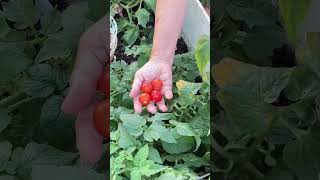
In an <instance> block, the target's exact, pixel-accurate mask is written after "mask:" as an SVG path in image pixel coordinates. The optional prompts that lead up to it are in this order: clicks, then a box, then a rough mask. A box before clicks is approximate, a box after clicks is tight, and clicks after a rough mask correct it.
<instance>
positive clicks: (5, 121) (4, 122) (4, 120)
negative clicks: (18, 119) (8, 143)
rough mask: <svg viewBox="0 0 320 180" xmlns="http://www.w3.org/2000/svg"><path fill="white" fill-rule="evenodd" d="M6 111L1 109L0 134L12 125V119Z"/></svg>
mask: <svg viewBox="0 0 320 180" xmlns="http://www.w3.org/2000/svg"><path fill="white" fill-rule="evenodd" d="M8 113H9V112H8V111H7V110H6V109H0V133H1V132H2V131H3V130H4V129H5V128H6V127H7V126H8V125H9V124H10V122H11V117H10V116H9V114H8Z"/></svg>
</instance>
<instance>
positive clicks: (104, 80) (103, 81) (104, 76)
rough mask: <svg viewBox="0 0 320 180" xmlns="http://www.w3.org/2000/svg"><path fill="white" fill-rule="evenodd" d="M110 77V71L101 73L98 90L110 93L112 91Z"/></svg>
mask: <svg viewBox="0 0 320 180" xmlns="http://www.w3.org/2000/svg"><path fill="white" fill-rule="evenodd" d="M109 82H110V78H109V73H107V72H103V73H101V75H100V78H99V81H98V85H97V90H99V91H102V92H104V93H105V94H107V95H109V93H110V83H109Z"/></svg>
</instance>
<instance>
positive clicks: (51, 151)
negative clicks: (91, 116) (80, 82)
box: [0, 0, 108, 180]
mask: <svg viewBox="0 0 320 180" xmlns="http://www.w3.org/2000/svg"><path fill="white" fill-rule="evenodd" d="M99 2H100V1H99V0H94V1H89V3H87V2H82V3H77V4H74V5H71V6H68V7H67V9H66V10H64V11H63V12H60V11H59V10H58V9H52V11H51V12H47V13H44V14H40V10H39V7H38V6H37V5H35V4H34V1H33V0H10V1H6V2H3V1H2V2H1V5H2V7H3V8H2V10H1V12H0V59H1V61H2V65H1V68H0V76H1V79H0V107H1V108H0V119H1V120H0V149H1V152H0V174H1V175H0V179H5V180H7V179H12V180H29V179H50V178H51V179H57V178H58V179H63V178H66V177H68V179H81V178H82V179H99V178H100V179H103V178H104V175H103V174H101V172H103V171H104V172H105V169H103V170H101V169H99V168H94V167H82V166H83V165H81V164H80V163H78V162H77V161H78V158H79V155H78V152H77V150H76V148H75V143H76V142H75V135H74V131H75V129H74V122H75V117H73V116H68V115H66V114H64V113H63V112H62V110H61V104H62V101H63V99H64V96H65V94H66V92H67V90H68V89H67V87H68V86H69V78H70V71H71V69H72V66H73V63H74V59H75V54H76V50H77V45H78V41H79V38H80V35H81V33H83V32H84V31H85V30H86V29H87V28H88V27H89V25H91V24H93V23H94V21H96V20H98V19H100V18H101V17H102V16H104V15H105V13H107V10H108V9H107V8H106V6H101V4H100V5H98V4H99ZM101 2H102V1H101ZM103 2H104V3H105V4H107V1H103ZM98 172H99V173H98Z"/></svg>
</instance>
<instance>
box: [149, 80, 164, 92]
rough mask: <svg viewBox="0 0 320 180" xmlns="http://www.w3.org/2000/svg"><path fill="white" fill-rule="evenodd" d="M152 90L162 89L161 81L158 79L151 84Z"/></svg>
mask: <svg viewBox="0 0 320 180" xmlns="http://www.w3.org/2000/svg"><path fill="white" fill-rule="evenodd" d="M151 84H152V88H153V89H155V90H160V89H161V88H162V81H161V80H160V79H155V80H153V81H152V82H151Z"/></svg>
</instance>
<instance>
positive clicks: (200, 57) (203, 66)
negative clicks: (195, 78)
mask: <svg viewBox="0 0 320 180" xmlns="http://www.w3.org/2000/svg"><path fill="white" fill-rule="evenodd" d="M195 57H196V62H197V67H198V69H199V72H200V75H201V77H202V80H203V81H205V82H207V83H208V84H210V41H209V36H207V35H204V36H201V37H200V39H199V40H198V43H197V45H196V49H195Z"/></svg>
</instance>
